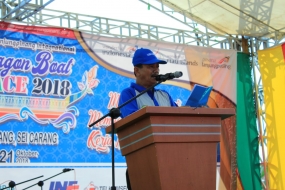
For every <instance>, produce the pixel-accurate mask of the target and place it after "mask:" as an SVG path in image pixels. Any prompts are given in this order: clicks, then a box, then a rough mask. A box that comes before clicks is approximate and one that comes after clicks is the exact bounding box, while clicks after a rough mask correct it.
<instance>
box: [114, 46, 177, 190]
mask: <svg viewBox="0 0 285 190" xmlns="http://www.w3.org/2000/svg"><path fill="white" fill-rule="evenodd" d="M166 63H167V62H166V61H163V60H159V59H157V57H156V56H155V55H154V53H153V52H152V51H151V50H149V49H144V48H141V49H137V50H136V52H135V54H134V57H133V65H134V75H135V77H136V83H131V86H130V87H128V88H126V89H124V90H123V91H122V92H121V95H120V99H119V105H122V104H123V103H124V102H126V101H128V100H129V99H131V98H133V97H134V96H136V95H138V94H139V93H140V92H142V91H144V90H146V89H147V88H150V87H151V86H153V85H155V84H156V83H157V81H156V79H155V77H153V76H156V75H158V74H159V64H166ZM145 106H167V107H176V106H177V105H176V103H175V102H174V101H173V99H172V98H171V96H170V95H169V93H168V92H166V91H164V90H159V89H156V88H153V89H151V90H149V91H148V92H146V93H144V94H143V95H141V96H139V97H138V98H136V99H135V100H133V101H131V102H130V103H128V104H127V105H125V106H124V107H122V108H120V111H121V117H122V118H124V117H126V116H128V115H130V114H132V113H133V112H136V111H137V110H139V109H141V108H143V107H145ZM126 177H127V186H128V189H129V190H131V186H130V181H129V176H128V171H127V173H126Z"/></svg>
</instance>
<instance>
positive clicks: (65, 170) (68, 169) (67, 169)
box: [62, 168, 74, 172]
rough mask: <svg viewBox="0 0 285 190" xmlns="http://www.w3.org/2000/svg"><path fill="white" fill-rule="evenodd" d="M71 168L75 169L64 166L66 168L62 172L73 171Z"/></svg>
mask: <svg viewBox="0 0 285 190" xmlns="http://www.w3.org/2000/svg"><path fill="white" fill-rule="evenodd" d="M71 170H74V169H70V168H64V169H63V170H62V172H69V171H71Z"/></svg>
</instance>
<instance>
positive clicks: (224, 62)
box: [202, 56, 231, 70]
mask: <svg viewBox="0 0 285 190" xmlns="http://www.w3.org/2000/svg"><path fill="white" fill-rule="evenodd" d="M229 59H230V57H229V56H226V57H224V58H222V59H219V60H217V59H210V58H203V59H202V67H208V68H214V69H228V70H230V69H231V65H229V64H228V62H229Z"/></svg>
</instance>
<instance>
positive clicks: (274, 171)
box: [258, 46, 285, 189]
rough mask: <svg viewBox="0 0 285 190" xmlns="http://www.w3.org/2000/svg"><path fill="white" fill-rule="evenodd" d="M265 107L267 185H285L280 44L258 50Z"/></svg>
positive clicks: (284, 76) (284, 72)
mask: <svg viewBox="0 0 285 190" xmlns="http://www.w3.org/2000/svg"><path fill="white" fill-rule="evenodd" d="M258 59H259V64H260V72H261V77H262V83H263V90H264V101H265V107H266V109H265V110H266V111H265V114H266V116H265V117H266V131H267V140H268V141H267V151H268V174H269V184H270V185H269V186H270V188H269V189H284V188H285V164H282V163H284V160H285V148H284V145H285V119H284V118H285V111H284V108H285V100H284V99H285V63H284V59H283V54H282V49H281V46H276V47H273V48H270V49H266V50H261V51H258Z"/></svg>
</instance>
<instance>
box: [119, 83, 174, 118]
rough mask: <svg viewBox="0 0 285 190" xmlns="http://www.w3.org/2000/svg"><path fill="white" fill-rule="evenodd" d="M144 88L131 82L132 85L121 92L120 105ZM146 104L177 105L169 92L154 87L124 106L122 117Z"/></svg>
mask: <svg viewBox="0 0 285 190" xmlns="http://www.w3.org/2000/svg"><path fill="white" fill-rule="evenodd" d="M144 90H145V88H144V87H142V86H140V85H138V84H136V83H131V86H130V87H128V88H126V89H124V90H123V91H122V92H121V95H120V99H119V106H121V105H122V104H123V103H124V102H126V101H128V100H129V99H131V98H132V97H134V96H136V95H138V94H139V93H140V92H142V91H144ZM145 106H167V107H177V105H176V103H175V102H174V101H173V99H172V98H171V96H170V95H169V93H168V92H166V91H165V90H159V89H155V88H154V91H148V92H146V93H144V94H143V95H141V96H139V97H138V98H136V99H135V100H133V101H131V102H129V103H128V104H126V105H125V106H123V107H122V108H121V109H120V111H121V117H122V118H124V117H126V116H128V115H130V114H132V113H133V112H135V111H137V110H139V109H141V108H143V107H145Z"/></svg>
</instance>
